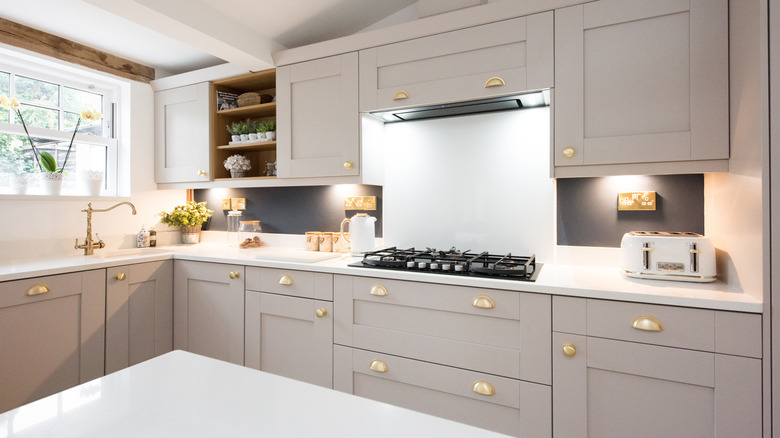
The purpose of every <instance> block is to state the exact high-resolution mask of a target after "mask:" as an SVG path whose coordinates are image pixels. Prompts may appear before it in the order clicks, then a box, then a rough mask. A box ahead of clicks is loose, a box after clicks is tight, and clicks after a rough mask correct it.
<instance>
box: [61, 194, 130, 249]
mask: <svg viewBox="0 0 780 438" xmlns="http://www.w3.org/2000/svg"><path fill="white" fill-rule="evenodd" d="M122 204H127V205H129V206H130V208H131V209H132V210H133V214H136V210H135V205H133V203H132V202H127V201H125V202H120V203H118V204H114V205H112V206H111V207H108V208H104V209H94V208H92V203H91V202H90V203H88V204H87V208H86V209H84V210H81V211H82V212H84V213H86V214H87V237H86V238H85V239H84V243H83V244H81V245H79V239H76V245H75V246H74V248H75V249H83V250H84V255H92V254H94V253H95V248H105V246H106V244H105V243H104V242H103V241H102V240H101V239H100V237H99V236H98V241H97V242H95V241H94V240H93V239H92V213H99V212H100V213H102V212H105V211H110V210H113V209H115V208H117V207H119V206H120V205H122Z"/></svg>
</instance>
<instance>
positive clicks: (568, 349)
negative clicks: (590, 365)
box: [563, 344, 577, 357]
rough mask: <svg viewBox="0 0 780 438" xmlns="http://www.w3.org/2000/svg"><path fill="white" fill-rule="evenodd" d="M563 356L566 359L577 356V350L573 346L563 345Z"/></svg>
mask: <svg viewBox="0 0 780 438" xmlns="http://www.w3.org/2000/svg"><path fill="white" fill-rule="evenodd" d="M563 354H565V355H566V356H567V357H574V355H575V354H577V348H575V347H574V344H563Z"/></svg>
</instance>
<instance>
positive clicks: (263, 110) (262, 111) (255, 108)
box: [217, 102, 276, 117]
mask: <svg viewBox="0 0 780 438" xmlns="http://www.w3.org/2000/svg"><path fill="white" fill-rule="evenodd" d="M217 115H220V116H226V117H241V116H251V117H268V116H275V115H276V102H268V103H258V104H257V105H247V106H242V107H239V108H231V109H226V110H220V111H217Z"/></svg>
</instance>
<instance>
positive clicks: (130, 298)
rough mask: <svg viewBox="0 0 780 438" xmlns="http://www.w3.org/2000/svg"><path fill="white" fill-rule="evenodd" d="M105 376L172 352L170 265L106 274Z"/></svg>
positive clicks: (130, 267) (117, 269)
mask: <svg viewBox="0 0 780 438" xmlns="http://www.w3.org/2000/svg"><path fill="white" fill-rule="evenodd" d="M106 274H107V276H106V374H108V373H113V372H114V371H118V370H121V369H123V368H127V367H129V366H131V365H135V364H137V363H139V362H143V361H145V360H147V359H151V358H153V357H156V356H159V355H161V354H163V353H167V352H169V351H171V350H172V349H173V261H171V260H165V261H160V262H152V263H139V264H134V265H127V266H118V267H114V268H108V269H107V271H106Z"/></svg>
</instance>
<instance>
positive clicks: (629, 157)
mask: <svg viewBox="0 0 780 438" xmlns="http://www.w3.org/2000/svg"><path fill="white" fill-rule="evenodd" d="M728 85H729V83H728V2H727V0H666V1H657V2H648V1H645V0H601V1H598V2H592V3H588V4H585V5H579V6H573V7H569V8H564V9H560V10H556V12H555V160H554V161H555V165H556V166H577V165H599V164H621V163H650V162H680V161H690V160H699V161H702V160H719V159H720V160H723V159H727V158H728V157H729V143H728V141H729V140H728V139H729V131H728V126H729V114H728V107H729V96H728ZM720 170H722V169H720Z"/></svg>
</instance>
